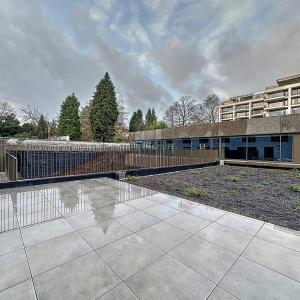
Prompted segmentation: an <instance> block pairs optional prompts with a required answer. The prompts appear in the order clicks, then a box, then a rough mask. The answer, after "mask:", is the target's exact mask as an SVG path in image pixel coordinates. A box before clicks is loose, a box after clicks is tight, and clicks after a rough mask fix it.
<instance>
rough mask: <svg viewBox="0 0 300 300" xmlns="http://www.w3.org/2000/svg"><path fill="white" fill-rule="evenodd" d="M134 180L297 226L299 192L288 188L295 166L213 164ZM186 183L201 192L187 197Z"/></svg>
mask: <svg viewBox="0 0 300 300" xmlns="http://www.w3.org/2000/svg"><path fill="white" fill-rule="evenodd" d="M232 176H234V177H232ZM135 184H137V185H139V186H143V187H146V188H150V189H152V190H157V191H161V192H164V193H168V194H171V195H174V196H179V197H183V198H186V199H189V200H193V201H196V202H199V203H203V204H207V205H210V206H214V207H217V208H220V209H224V210H227V211H231V212H235V213H239V214H242V215H245V216H248V217H252V218H256V219H260V220H262V221H266V222H270V223H273V224H277V225H280V226H284V227H288V228H291V229H295V230H300V211H296V210H295V204H296V203H297V202H298V201H300V192H293V191H292V190H291V188H290V186H291V185H292V184H298V185H300V172H299V170H298V171H295V170H293V171H291V170H277V169H262V168H248V167H236V166H225V167H220V166H216V167H207V168H203V169H194V170H190V171H181V172H174V173H167V174H162V175H153V176H144V177H139V179H138V181H137V182H135ZM188 187H193V188H197V189H201V190H203V191H204V192H205V195H204V196H200V197H188V196H186V195H185V193H186V190H187V188H188Z"/></svg>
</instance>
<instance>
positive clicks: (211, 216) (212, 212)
mask: <svg viewBox="0 0 300 300" xmlns="http://www.w3.org/2000/svg"><path fill="white" fill-rule="evenodd" d="M187 212H188V213H189V214H192V215H194V216H197V217H200V218H203V219H206V220H209V221H215V220H217V219H218V218H220V217H221V216H223V215H224V214H225V213H226V212H225V211H223V210H220V209H216V208H213V207H209V206H206V205H198V206H196V207H193V208H192V209H190V210H188V211H187Z"/></svg>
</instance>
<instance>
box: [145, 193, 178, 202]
mask: <svg viewBox="0 0 300 300" xmlns="http://www.w3.org/2000/svg"><path fill="white" fill-rule="evenodd" d="M147 199H149V200H151V201H154V202H157V203H161V204H162V203H166V202H169V201H171V200H173V199H174V197H173V196H171V195H168V194H163V193H157V194H154V195H152V196H148V197H147Z"/></svg>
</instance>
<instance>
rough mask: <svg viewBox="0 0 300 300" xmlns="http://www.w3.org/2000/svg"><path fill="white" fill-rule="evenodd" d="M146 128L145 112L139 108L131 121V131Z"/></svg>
mask: <svg viewBox="0 0 300 300" xmlns="http://www.w3.org/2000/svg"><path fill="white" fill-rule="evenodd" d="M144 128H145V125H144V119H143V113H142V111H141V110H140V109H138V110H137V111H135V112H134V113H133V114H132V117H131V119H130V123H129V131H130V132H134V131H142V130H144Z"/></svg>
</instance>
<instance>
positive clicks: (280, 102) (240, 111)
mask: <svg viewBox="0 0 300 300" xmlns="http://www.w3.org/2000/svg"><path fill="white" fill-rule="evenodd" d="M276 82H277V85H275V86H269V87H266V88H265V90H264V91H261V92H257V93H251V94H247V95H242V96H236V97H232V98H230V99H228V100H225V101H223V102H222V104H221V106H220V108H219V120H220V122H223V121H234V120H239V119H252V118H262V117H271V116H282V115H291V114H296V113H300V74H299V75H294V76H290V77H285V78H280V79H277V80H276Z"/></svg>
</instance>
